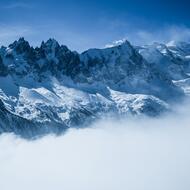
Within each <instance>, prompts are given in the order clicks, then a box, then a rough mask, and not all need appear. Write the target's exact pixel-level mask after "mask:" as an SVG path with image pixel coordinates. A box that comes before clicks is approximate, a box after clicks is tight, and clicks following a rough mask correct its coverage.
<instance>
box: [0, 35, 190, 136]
mask: <svg viewBox="0 0 190 190" xmlns="http://www.w3.org/2000/svg"><path fill="white" fill-rule="evenodd" d="M176 47H177V46H175V49H174V47H173V46H169V45H168V44H166V45H165V44H160V43H154V44H152V45H145V46H142V47H133V46H132V45H131V44H130V42H128V41H126V40H125V41H120V42H117V43H115V45H114V46H112V47H107V48H104V49H89V50H87V51H85V52H83V53H81V54H79V53H77V52H73V51H71V50H69V49H68V48H67V46H63V45H60V44H59V43H58V42H57V41H56V40H55V39H49V40H47V41H46V42H42V43H41V46H40V47H36V48H34V47H31V46H30V44H29V43H28V42H27V41H26V40H25V39H24V38H20V39H19V40H18V41H15V42H14V43H12V44H10V45H9V46H8V47H2V48H1V49H0V113H1V114H0V132H15V133H16V134H20V135H23V134H24V136H25V137H26V136H27V135H28V136H30V137H32V136H35V135H39V134H43V133H44V134H45V133H49V132H55V133H59V132H63V131H64V130H65V129H67V128H69V127H80V126H86V125H88V124H89V123H90V122H92V121H94V120H95V119H99V118H101V117H105V116H107V115H114V116H116V115H117V116H121V115H122V116H128V115H141V114H145V115H151V116H157V115H159V114H161V113H162V112H164V111H166V110H168V109H170V108H171V106H172V104H173V102H174V100H175V101H176V100H178V99H180V98H182V97H183V96H185V91H184V87H183V88H182V86H180V85H179V84H181V82H180V83H177V82H176V80H181V81H183V79H186V78H187V77H188V76H189V75H188V73H189V71H188V69H189V68H190V67H189V65H190V62H189V61H188V59H187V58H186V56H187V55H188V53H187V52H188V47H189V46H188V45H183V46H182V45H181V46H180V49H179V47H178V48H177V49H176ZM176 52H177V53H176ZM184 52H185V53H184ZM174 80H175V82H174ZM184 81H186V80H184ZM183 86H184V85H183ZM21 122H24V125H23V126H21V124H20V123H21Z"/></svg>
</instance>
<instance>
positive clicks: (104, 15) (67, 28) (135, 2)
mask: <svg viewBox="0 0 190 190" xmlns="http://www.w3.org/2000/svg"><path fill="white" fill-rule="evenodd" d="M189 6H190V3H189V2H188V0H95V1H90V0H89V1H87V0H62V1H61V0H32V1H29V0H28V1H27V0H22V1H18V0H1V3H0V44H1V45H2V44H5V45H7V44H8V43H10V42H12V41H13V40H15V39H17V38H18V37H20V36H24V37H25V38H26V39H27V40H29V41H30V42H31V43H32V45H39V44H40V42H41V41H42V40H47V39H48V38H50V37H53V38H56V39H57V40H58V41H59V42H60V43H63V44H66V45H68V46H69V47H70V48H71V49H76V50H79V51H82V50H85V49H87V48H89V47H103V46H105V45H106V44H107V43H110V42H112V41H114V40H118V39H122V38H127V39H129V40H130V41H131V42H132V43H134V44H141V43H150V42H152V41H164V42H165V41H169V40H171V39H173V38H174V39H177V40H186V39H188V38H189V36H190V29H189V27H190V14H189Z"/></svg>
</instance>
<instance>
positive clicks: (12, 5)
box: [2, 2, 32, 9]
mask: <svg viewBox="0 0 190 190" xmlns="http://www.w3.org/2000/svg"><path fill="white" fill-rule="evenodd" d="M2 8H4V9H17V8H32V5H31V4H30V3H26V2H13V3H9V4H6V5H4V6H2Z"/></svg>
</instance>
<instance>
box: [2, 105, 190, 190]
mask: <svg viewBox="0 0 190 190" xmlns="http://www.w3.org/2000/svg"><path fill="white" fill-rule="evenodd" d="M188 105H189V104H188ZM178 110H180V111H178V112H177V113H174V114H171V115H168V116H165V117H163V118H160V119H148V118H147V119H146V118H139V119H137V118H136V119H128V120H118V121H116V120H104V121H100V122H97V123H96V124H95V125H94V126H92V128H89V129H81V130H70V131H69V132H68V133H66V134H65V135H64V136H61V137H54V136H48V137H45V138H43V139H41V140H37V141H34V142H27V141H24V140H22V139H19V138H16V137H14V136H12V135H3V136H1V137H0V149H1V152H0V187H1V189H2V190H10V189H15V190H17V189H19V190H25V189H27V190H33V189H35V190H41V189H46V190H50V189H56V190H62V189H67V190H89V189H90V190H120V189H129V190H152V189H154V190H160V189H162V190H181V189H183V190H189V189H190V181H189V175H190V164H189V161H190V152H189V147H190V138H189V137H190V126H189V123H190V119H189V117H188V116H189V112H188V110H189V109H188V108H187V107H186V108H181V109H178Z"/></svg>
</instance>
